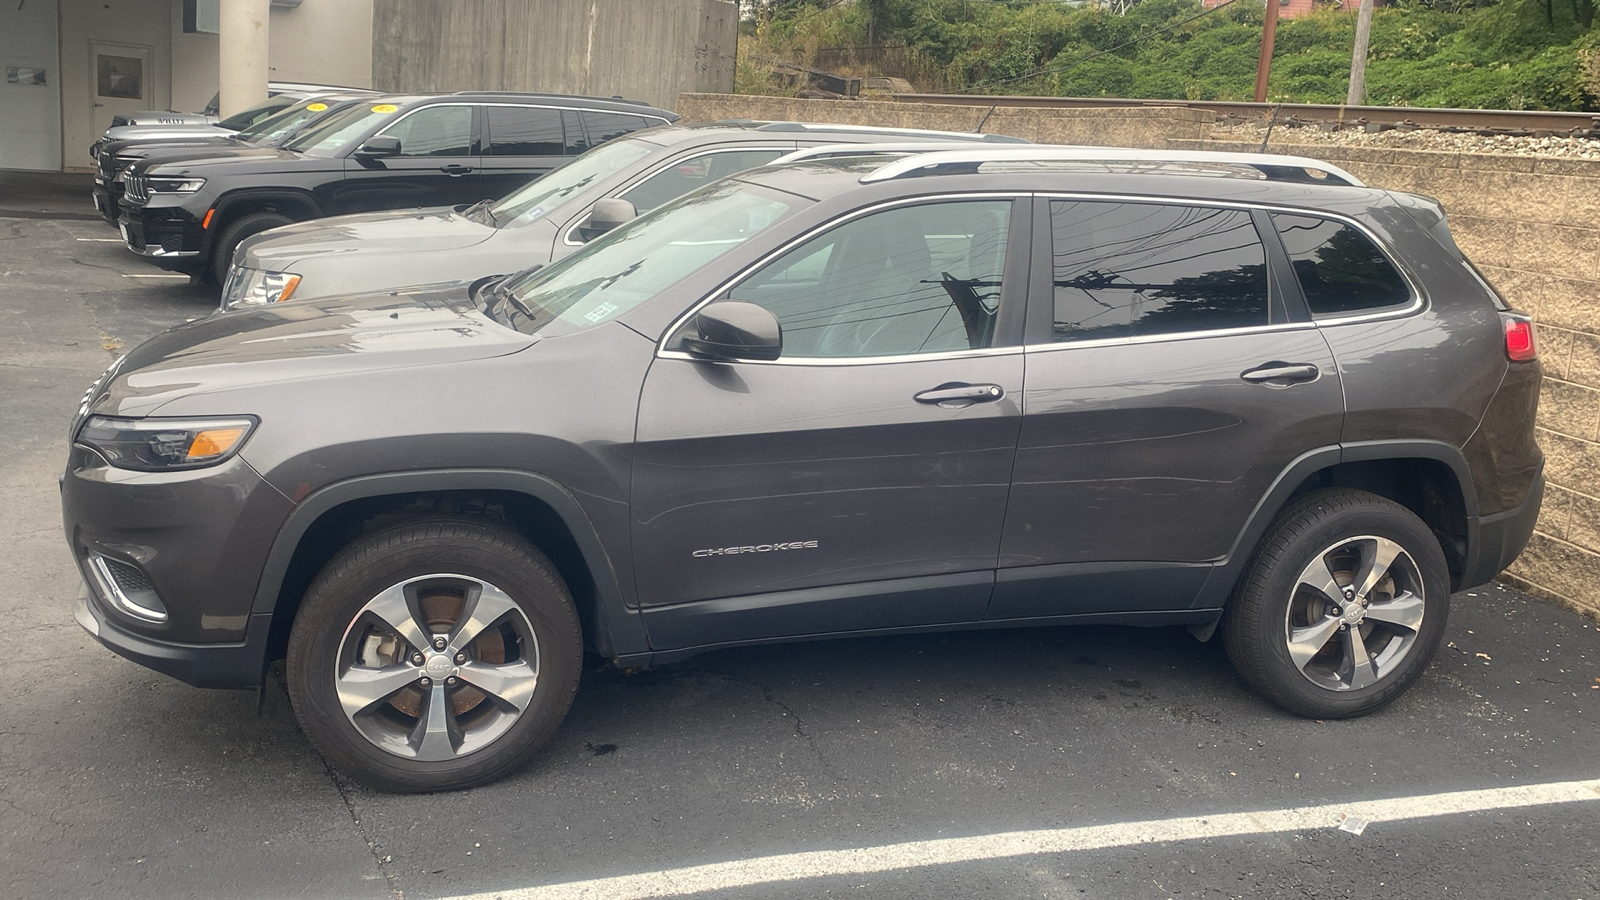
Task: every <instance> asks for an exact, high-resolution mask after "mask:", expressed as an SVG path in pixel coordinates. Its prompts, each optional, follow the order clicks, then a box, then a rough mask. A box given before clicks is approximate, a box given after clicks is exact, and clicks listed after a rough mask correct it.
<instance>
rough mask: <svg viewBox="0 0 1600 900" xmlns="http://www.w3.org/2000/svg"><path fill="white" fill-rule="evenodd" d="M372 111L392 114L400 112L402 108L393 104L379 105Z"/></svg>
mask: <svg viewBox="0 0 1600 900" xmlns="http://www.w3.org/2000/svg"><path fill="white" fill-rule="evenodd" d="M372 111H373V112H375V113H392V112H399V111H400V107H398V106H395V105H394V104H393V103H379V104H378V105H377V106H374V107H373V108H372Z"/></svg>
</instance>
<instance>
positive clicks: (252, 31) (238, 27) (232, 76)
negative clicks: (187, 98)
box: [217, 0, 271, 118]
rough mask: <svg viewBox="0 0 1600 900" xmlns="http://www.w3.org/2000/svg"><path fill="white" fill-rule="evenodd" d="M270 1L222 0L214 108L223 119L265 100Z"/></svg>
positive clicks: (218, 25)
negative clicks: (215, 107)
mask: <svg viewBox="0 0 1600 900" xmlns="http://www.w3.org/2000/svg"><path fill="white" fill-rule="evenodd" d="M270 4H271V0H222V3H221V9H220V13H221V15H220V16H219V17H218V22H217V31H218V34H217V61H218V64H219V65H218V69H219V71H218V73H217V74H218V78H217V83H218V91H219V92H220V93H221V96H220V97H219V98H218V100H217V105H218V108H219V109H220V111H221V114H222V116H223V117H224V118H226V117H228V116H231V115H233V114H234V113H236V112H239V111H240V110H242V109H244V108H245V107H247V106H250V105H252V104H255V103H260V102H261V101H262V100H265V99H267V16H268V7H269V6H270Z"/></svg>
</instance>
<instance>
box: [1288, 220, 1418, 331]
mask: <svg viewBox="0 0 1600 900" xmlns="http://www.w3.org/2000/svg"><path fill="white" fill-rule="evenodd" d="M1272 227H1273V228H1276V229H1277V231H1278V237H1280V238H1282V239H1283V248H1284V249H1285V250H1287V251H1288V253H1289V261H1290V264H1291V265H1293V266H1294V274H1295V277H1296V278H1297V279H1298V280H1299V282H1300V290H1301V291H1303V292H1304V293H1305V296H1306V304H1307V305H1308V306H1310V307H1311V313H1312V315H1317V316H1323V315H1339V314H1348V313H1355V312H1364V311H1367V310H1377V309H1384V308H1387V307H1394V306H1403V305H1405V304H1407V303H1410V302H1411V287H1410V285H1408V284H1407V283H1406V280H1405V278H1404V277H1403V276H1402V275H1401V274H1400V272H1399V270H1397V269H1396V268H1395V267H1394V263H1392V262H1390V261H1389V258H1388V257H1387V256H1385V255H1384V254H1383V251H1382V250H1379V249H1378V247H1377V245H1375V244H1373V243H1372V239H1371V238H1369V237H1367V236H1366V235H1365V234H1364V233H1362V231H1361V230H1360V229H1359V228H1356V227H1355V226H1353V225H1350V224H1347V223H1345V222H1339V221H1336V220H1333V219H1324V218H1322V217H1320V216H1297V215H1291V214H1288V213H1273V214H1272Z"/></svg>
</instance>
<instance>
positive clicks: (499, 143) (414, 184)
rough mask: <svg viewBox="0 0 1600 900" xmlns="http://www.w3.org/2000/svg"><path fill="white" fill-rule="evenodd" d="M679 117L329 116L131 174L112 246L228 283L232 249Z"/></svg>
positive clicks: (441, 101) (378, 103)
mask: <svg viewBox="0 0 1600 900" xmlns="http://www.w3.org/2000/svg"><path fill="white" fill-rule="evenodd" d="M676 118H677V116H676V114H674V113H671V112H668V111H666V110H662V109H655V108H654V107H649V106H645V105H643V104H639V103H633V102H629V101H625V100H599V99H593V98H588V97H571V96H566V95H557V94H510V93H482V92H471V93H457V94H429V95H407V96H391V97H381V98H377V99H375V100H374V101H373V102H372V103H370V104H360V105H357V106H353V107H351V108H349V109H346V110H343V111H342V112H340V113H339V114H337V115H334V116H329V117H328V118H327V119H324V120H323V121H322V122H321V123H319V124H318V125H317V126H315V127H313V128H310V129H307V130H306V131H304V132H302V133H300V134H299V135H298V136H296V137H295V138H294V139H292V140H290V141H289V142H287V143H285V144H284V145H283V146H282V147H280V148H278V149H277V151H276V152H273V153H264V154H249V155H246V156H243V157H240V156H219V157H215V158H208V159H193V160H186V161H183V162H175V163H156V162H154V161H152V162H151V163H135V164H133V165H131V166H129V167H128V169H127V170H126V171H125V173H124V176H123V181H124V184H125V192H124V195H123V198H122V204H121V209H122V215H121V218H120V221H119V224H120V225H121V227H122V234H123V240H124V241H125V242H126V243H127V245H128V248H129V249H131V250H132V251H134V252H135V253H138V254H140V255H142V256H144V257H145V258H146V259H148V260H150V261H151V262H153V263H155V264H157V265H159V266H161V267H162V268H166V269H172V270H175V271H180V272H188V273H191V274H195V275H207V274H210V275H214V276H215V277H216V279H217V280H218V281H221V280H222V279H224V278H226V277H227V274H228V266H229V263H230V261H231V258H232V256H233V250H234V248H235V247H236V246H238V244H239V242H240V241H242V240H244V239H245V238H247V237H249V236H250V235H253V234H256V233H258V232H261V231H265V230H267V229H268V228H274V227H276V226H279V225H287V224H289V223H290V222H298V221H303V220H305V219H315V218H319V217H321V216H330V215H338V214H340V213H351V212H366V211H369V210H378V209H399V208H403V207H410V206H445V205H451V204H459V203H474V202H477V201H479V200H483V199H487V198H491V197H500V196H503V195H505V194H507V193H509V192H510V191H512V190H513V189H515V188H517V187H519V186H521V185H522V184H524V183H526V182H528V181H530V180H532V179H534V178H537V177H539V176H540V175H543V174H544V173H546V172H548V171H550V170H551V169H553V168H555V167H556V166H559V165H561V164H562V163H564V162H566V161H567V159H568V158H569V157H572V156H576V155H578V154H580V153H583V152H584V151H586V150H588V149H589V148H590V147H591V146H594V145H596V144H600V143H602V142H604V141H606V140H609V139H611V138H614V137H618V136H620V135H624V134H628V133H629V132H633V131H638V130H639V129H641V128H648V127H650V126H653V125H662V124H666V123H667V122H671V121H673V120H675V119H676Z"/></svg>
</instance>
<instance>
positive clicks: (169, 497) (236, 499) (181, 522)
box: [61, 445, 291, 684]
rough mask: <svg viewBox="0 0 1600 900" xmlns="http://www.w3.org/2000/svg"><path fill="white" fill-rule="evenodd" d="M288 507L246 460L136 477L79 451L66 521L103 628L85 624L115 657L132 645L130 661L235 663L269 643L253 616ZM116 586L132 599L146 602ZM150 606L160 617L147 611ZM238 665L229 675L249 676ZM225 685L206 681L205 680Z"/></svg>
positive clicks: (64, 480)
mask: <svg viewBox="0 0 1600 900" xmlns="http://www.w3.org/2000/svg"><path fill="white" fill-rule="evenodd" d="M290 508H291V504H290V503H289V500H288V498H286V497H284V496H283V495H282V494H281V493H279V492H278V491H277V490H276V489H274V488H273V487H272V486H271V485H269V484H267V483H266V482H265V481H263V480H262V478H261V476H260V475H258V474H257V473H256V472H255V470H254V469H252V468H250V466H249V465H248V464H246V463H245V462H244V461H243V460H240V459H238V458H237V457H235V458H233V459H230V460H228V461H227V462H224V463H221V464H219V465H217V466H214V467H209V468H204V469H190V470H183V471H176V472H159V473H157V472H130V471H127V470H124V469H117V468H114V467H111V466H108V465H106V464H105V462H104V461H103V460H101V459H100V458H99V457H98V455H97V454H94V453H93V451H90V450H88V449H86V448H84V447H82V446H78V445H74V446H73V447H72V449H71V450H70V452H69V456H68V463H67V470H66V472H65V474H63V475H62V477H61V519H62V526H63V530H64V531H65V536H66V539H67V545H68V548H69V550H70V552H71V554H72V558H73V561H74V562H75V563H76V564H77V566H78V570H79V572H80V573H81V574H83V575H85V576H86V577H87V581H88V584H89V589H88V594H87V596H86V598H85V601H84V604H83V605H84V607H85V609H86V610H88V614H89V616H90V618H91V619H92V620H93V621H94V626H93V627H91V625H90V623H89V621H88V620H86V619H85V618H84V617H83V616H80V617H79V620H80V622H83V623H84V627H85V628H88V629H89V631H90V632H91V633H94V634H95V635H96V636H97V637H99V638H100V640H101V642H102V643H104V644H106V645H107V646H109V647H111V648H112V649H113V650H116V651H117V652H119V653H121V652H122V650H123V648H124V647H126V648H127V649H128V652H127V653H125V654H124V655H126V656H128V657H129V658H130V659H135V660H138V661H140V662H145V663H146V664H147V665H150V666H152V668H157V669H160V670H161V671H168V669H167V668H163V667H162V666H163V665H176V663H161V661H162V660H170V659H173V658H179V657H182V658H188V657H190V656H194V655H195V654H201V655H202V656H205V657H206V658H217V657H227V656H228V654H229V653H231V652H235V651H237V652H244V651H243V650H241V649H240V648H241V647H250V646H255V643H256V642H257V641H265V640H266V637H265V635H264V634H256V633H255V632H257V631H258V630H261V629H262V628H264V627H265V626H263V625H262V624H261V623H260V622H259V621H257V620H256V618H255V612H256V611H255V610H254V609H253V607H254V604H255V594H256V589H257V587H258V585H259V582H260V575H261V570H262V567H263V566H264V565H265V564H266V556H267V550H268V548H269V547H270V546H271V544H272V540H273V538H274V537H275V536H276V535H277V533H278V529H279V528H280V527H282V524H283V522H284V520H285V519H286V518H287V516H288V514H289V510H290ZM99 560H105V561H107V562H109V563H111V565H112V567H113V568H115V569H116V574H115V577H114V579H111V580H108V579H107V578H106V577H105V575H106V573H105V572H104V571H102V570H99V569H97V568H96V563H97V561H99ZM112 581H114V584H113V583H111V582H112ZM114 590H124V591H125V592H126V595H132V596H133V597H134V598H135V599H136V600H137V601H138V602H137V604H136V606H135V607H134V608H131V609H130V604H128V603H127V602H126V595H125V596H124V597H117V596H115V595H113V593H112V591H114ZM119 601H122V602H119ZM149 610H157V611H158V613H157V614H156V615H154V616H152V615H146V614H144V613H146V612H147V611H149ZM161 614H164V618H162V617H161ZM261 646H262V647H264V646H265V645H264V644H262V645H261ZM230 647H231V648H232V650H229V648H230ZM159 648H167V650H170V651H171V652H166V651H163V650H160V649H159ZM213 650H214V651H215V652H214V653H213V652H212V651H213ZM158 663H160V664H158ZM260 664H261V660H256V662H255V665H257V666H259V665H260ZM186 665H187V664H186ZM230 666H231V668H230ZM230 666H224V669H226V670H228V671H233V672H234V673H235V675H234V676H230V677H235V679H236V680H237V678H239V677H243V676H240V675H238V671H239V668H238V666H237V665H232V664H230ZM246 668H248V667H246ZM197 671H198V670H197ZM174 674H177V675H178V677H180V678H183V679H184V680H186V681H190V682H191V683H195V684H199V683H201V682H200V681H195V680H193V679H194V678H200V677H202V675H203V674H204V673H200V674H195V675H193V676H192V677H191V676H190V675H184V674H178V673H174ZM252 677H253V676H252ZM219 679H220V676H204V682H205V683H206V684H213V683H216V682H217V681H218V680H219ZM247 680H248V679H247Z"/></svg>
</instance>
